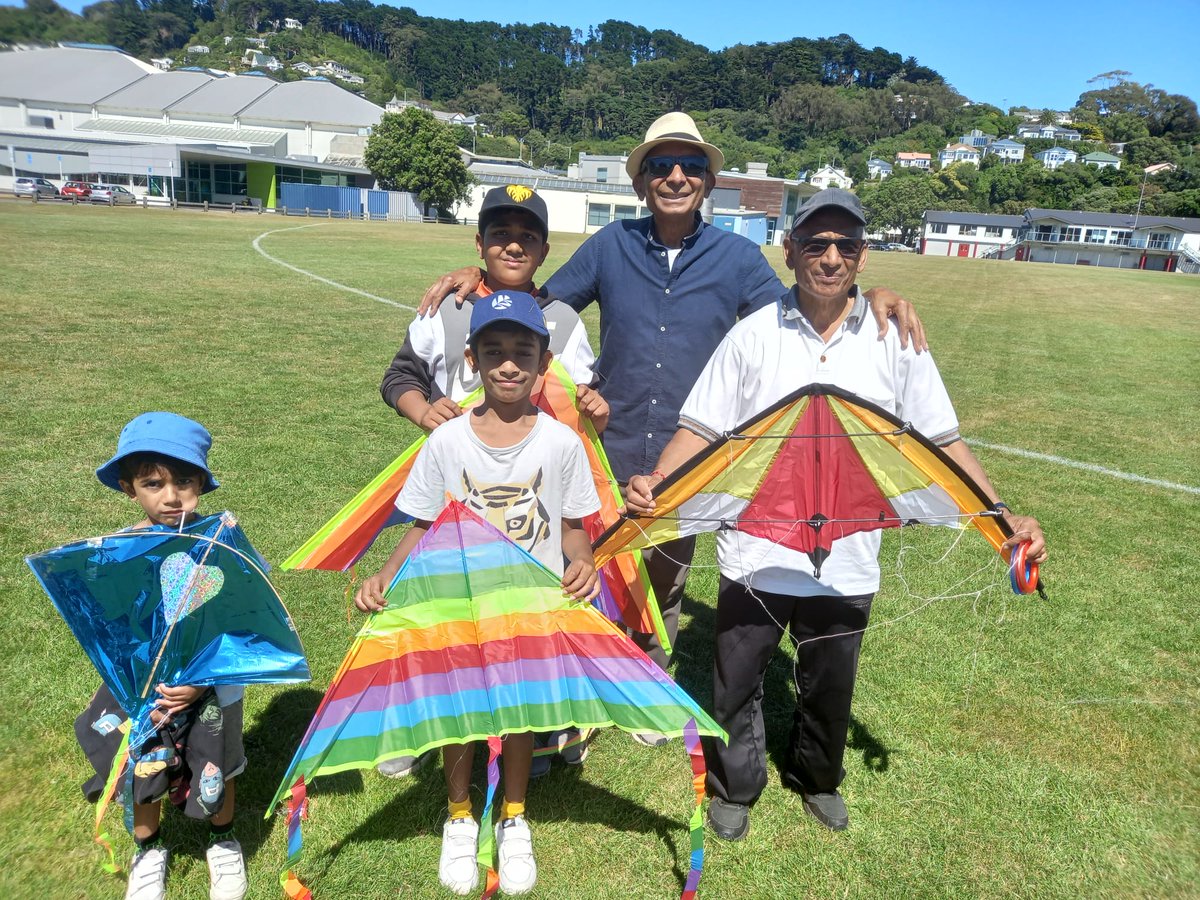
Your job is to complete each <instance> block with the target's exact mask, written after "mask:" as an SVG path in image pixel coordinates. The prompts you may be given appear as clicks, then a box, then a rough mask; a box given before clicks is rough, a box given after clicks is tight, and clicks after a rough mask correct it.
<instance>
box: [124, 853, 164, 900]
mask: <svg viewBox="0 0 1200 900" xmlns="http://www.w3.org/2000/svg"><path fill="white" fill-rule="evenodd" d="M168 856H169V854H168V853H167V848H166V847H151V848H150V849H148V850H140V851H138V852H137V853H136V854H135V855H134V857H133V862H132V863H130V864H129V884H128V886H127V887H126V888H125V900H164V898H165V897H166V896H167V858H168Z"/></svg>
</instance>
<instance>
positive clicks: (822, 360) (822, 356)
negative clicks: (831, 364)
mask: <svg viewBox="0 0 1200 900" xmlns="http://www.w3.org/2000/svg"><path fill="white" fill-rule="evenodd" d="M821 362H825V355H824V354H822V355H821Z"/></svg>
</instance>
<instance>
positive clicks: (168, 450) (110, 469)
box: [96, 412, 220, 494]
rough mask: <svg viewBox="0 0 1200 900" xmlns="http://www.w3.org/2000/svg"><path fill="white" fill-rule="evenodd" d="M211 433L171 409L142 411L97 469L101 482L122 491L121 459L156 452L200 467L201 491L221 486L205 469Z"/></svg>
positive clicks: (213, 489) (210, 444)
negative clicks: (202, 476) (202, 488)
mask: <svg viewBox="0 0 1200 900" xmlns="http://www.w3.org/2000/svg"><path fill="white" fill-rule="evenodd" d="M211 446H212V435H211V434H209V433H208V429H207V428H205V427H204V426H203V425H201V424H200V423H199V422H193V421H192V420H191V419H188V418H185V417H184V416H181V415H178V414H177V413H171V412H148V413H142V414H141V415H140V416H138V417H137V418H135V419H134V420H133V421H132V422H130V423H129V424H128V425H126V426H125V427H124V428H122V429H121V436H120V438H118V439H117V452H116V454H115V455H114V456H113V458H112V459H110V460H109V461H108V462H106V463H105V464H104V465H102V466H101V467H100V468H98V469H97V470H96V477H97V478H99V479H100V483H101V484H103V485H105V486H106V487H110V488H112V489H113V490H114V491H119V490H121V460H122V459H124V458H125V457H127V456H131V455H132V454H134V453H157V454H159V455H161V456H169V457H170V458H171V459H177V460H179V461H180V462H183V463H188V464H189V465H193V466H195V467H196V468H198V469H201V470H203V472H204V475H205V478H206V483H205V485H204V490H202V491H201V492H200V493H202V494H207V493H208V492H209V491H215V490H216V489H217V488H218V487H220V483H219V482H218V481H217V479H215V478H213V475H212V472H210V471H209V470H208V449H209V448H210V447H211Z"/></svg>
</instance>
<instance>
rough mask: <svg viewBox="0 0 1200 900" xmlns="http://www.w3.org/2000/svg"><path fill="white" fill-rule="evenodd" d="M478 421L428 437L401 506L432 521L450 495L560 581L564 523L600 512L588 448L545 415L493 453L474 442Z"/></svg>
mask: <svg viewBox="0 0 1200 900" xmlns="http://www.w3.org/2000/svg"><path fill="white" fill-rule="evenodd" d="M472 419H474V416H472V415H471V414H470V413H467V414H466V415H462V416H459V417H458V418H456V419H451V420H450V421H449V422H446V423H444V424H442V425H439V426H438V427H437V428H436V429H434V431H433V432H431V433H430V435H429V440H428V441H427V442H426V444H425V446H424V447H422V448H421V451H420V453H418V454H417V459H416V461H415V462H414V463H413V467H412V472H411V473H409V476H408V480H407V481H406V482H405V484H404V488H403V489H402V490H401V491H400V495H399V496H398V497H397V498H396V507H397V508H398V509H399V510H400V511H401V512H403V513H405V514H407V515H410V516H412V517H413V518H415V519H424V520H433V519H436V518H437V515H438V513H440V512H441V511H442V509H443V508H444V507H445V505H446V495H447V494H449V495H450V496H452V497H455V498H457V499H458V500H461V501H463V503H465V504H466V505H467V507H469V508H470V509H471V510H472V511H474V512H476V513H478V514H479V516H480V517H481V518H483V519H485V520H487V521H488V522H490V523H491V524H492V525H494V526H495V527H496V528H497V529H499V530H500V531H502V532H504V533H505V534H507V535H508V536H509V538H511V539H512V540H513V542H514V543H516V544H517V545H518V546H520V547H521V548H523V549H524V550H526V551H528V552H529V553H530V554H532V555H533V557H534V558H535V559H537V560H538V561H539V562H541V563H542V564H543V565H545V566H546V568H548V569H550V571H552V572H554V573H556V574H558V575H561V574H562V573H563V553H562V520H563V519H564V518H568V519H581V518H583V517H584V516H587V515H591V514H592V513H594V512H596V511H597V510H599V509H600V498H599V496H597V494H596V486H595V484H594V483H593V482H592V475H591V471H590V469H589V467H588V462H587V456H586V454H585V453H584V450H583V445H582V444H581V443H580V442H579V438H578V437H577V436H576V434H575V432H573V431H572V430H571V429H570V428H568V427H567V426H566V425H564V424H562V423H561V422H559V421H557V420H555V419H554V418H552V417H551V416H548V415H546V414H545V413H540V412H539V413H538V418H537V422H535V423H534V426H533V428H532V429H531V430H530V432H529V434H527V435H526V436H525V438H524V439H523V440H522V441H520V442H519V443H517V444H513V445H512V446H511V447H489V446H488V445H487V444H485V443H483V441H481V440H480V439H479V438H478V437H477V436H476V434H475V430H474V429H473V428H472V427H471V421H472Z"/></svg>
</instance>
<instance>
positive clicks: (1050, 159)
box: [1033, 147, 1079, 169]
mask: <svg viewBox="0 0 1200 900" xmlns="http://www.w3.org/2000/svg"><path fill="white" fill-rule="evenodd" d="M1033 158H1034V159H1036V160H1038V161H1040V162H1041V164H1042V165H1043V166H1045V167H1046V168H1047V169H1057V168H1058V167H1059V166H1062V165H1065V164H1066V163H1073V162H1075V161H1077V160H1078V159H1079V154H1078V153H1076V152H1075V151H1074V150H1068V149H1067V148H1066V147H1051V148H1050V149H1049V150H1043V151H1042V152H1041V153H1035V154H1033Z"/></svg>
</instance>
